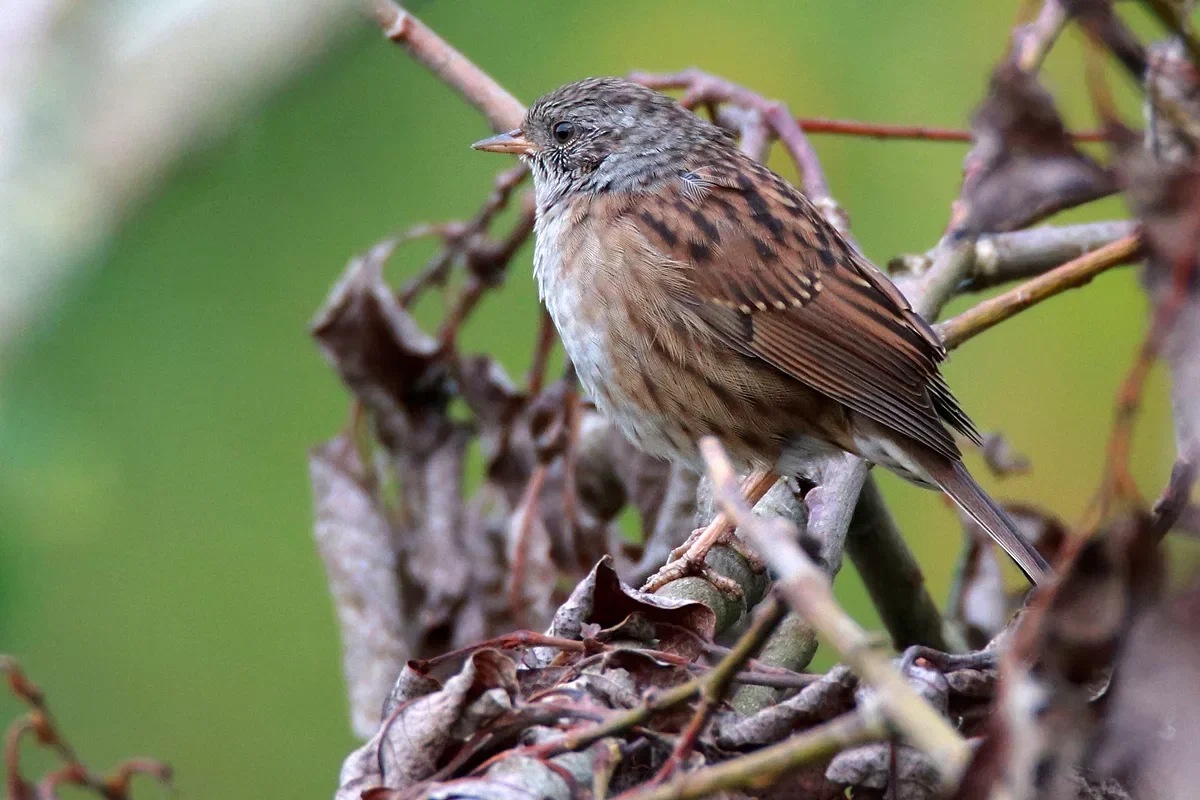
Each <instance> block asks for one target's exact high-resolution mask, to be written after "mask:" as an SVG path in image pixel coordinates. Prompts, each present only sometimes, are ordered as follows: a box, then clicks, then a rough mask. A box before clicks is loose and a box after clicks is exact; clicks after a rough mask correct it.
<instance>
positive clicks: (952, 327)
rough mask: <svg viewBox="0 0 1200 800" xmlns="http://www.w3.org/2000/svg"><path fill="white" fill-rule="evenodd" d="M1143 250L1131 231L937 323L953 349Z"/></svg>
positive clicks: (1139, 241)
mask: <svg viewBox="0 0 1200 800" xmlns="http://www.w3.org/2000/svg"><path fill="white" fill-rule="evenodd" d="M1141 250H1142V238H1141V234H1140V233H1131V234H1129V235H1128V236H1123V237H1121V238H1120V239H1118V240H1116V241H1115V242H1112V243H1111V244H1108V245H1105V246H1104V247H1101V248H1100V249H1098V250H1093V251H1092V252H1090V253H1087V254H1085V255H1082V256H1080V257H1079V258H1076V259H1074V260H1073V261H1068V262H1067V263H1066V264H1063V265H1061V266H1059V267H1056V268H1054V269H1052V270H1050V271H1049V272H1046V273H1044V274H1042V275H1039V276H1038V277H1036V278H1033V279H1032V280H1029V281H1026V282H1025V283H1022V284H1021V285H1019V286H1017V287H1015V288H1013V289H1010V290H1008V291H1006V292H1004V293H1003V294H1000V295H997V296H996V297H993V298H991V299H989V300H985V301H984V302H982V303H980V304H979V305H977V306H975V307H974V308H971V309H968V310H967V311H964V312H963V313H961V314H959V315H958V316H957V317H954V318H953V319H950V320H947V321H946V322H943V323H941V324H940V325H937V326H936V330H937V332H938V334H939V335H940V336H941V337H942V341H943V342H945V344H946V349H947V350H953V349H954V348H956V347H958V346H959V345H961V344H962V343H963V342H965V341H967V340H968V339H971V338H973V337H975V336H978V335H979V334H981V333H983V332H984V331H986V330H989V329H990V328H993V327H995V326H996V325H999V324H1000V323H1001V322H1004V321H1005V320H1007V319H1011V318H1012V317H1014V316H1016V315H1017V314H1019V313H1020V312H1022V311H1024V310H1025V309H1027V308H1030V307H1031V306H1034V305H1037V304H1038V303H1040V302H1042V301H1043V300H1048V299H1050V298H1051V297H1054V296H1055V295H1057V294H1061V293H1062V292H1065V291H1066V290H1068V289H1075V288H1078V287H1080V286H1083V285H1085V284H1087V283H1088V282H1089V281H1091V280H1092V278H1094V277H1096V276H1097V275H1099V274H1100V273H1102V272H1104V271H1106V270H1108V269H1111V268H1112V267H1116V266H1119V265H1121V264H1127V263H1129V262H1130V261H1132V260H1134V259H1136V258H1137V257H1138V255H1139V254H1140V253H1141Z"/></svg>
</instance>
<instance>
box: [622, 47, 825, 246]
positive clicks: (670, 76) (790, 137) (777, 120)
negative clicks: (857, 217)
mask: <svg viewBox="0 0 1200 800" xmlns="http://www.w3.org/2000/svg"><path fill="white" fill-rule="evenodd" d="M629 79H630V80H632V81H636V82H638V83H640V84H642V85H643V86H649V87H650V88H651V89H658V90H660V91H661V90H665V89H684V90H685V92H684V95H683V98H682V99H681V100H680V103H682V104H683V106H684V107H685V108H695V107H696V106H698V105H701V104H706V103H732V104H734V105H736V106H739V107H741V108H746V109H751V110H753V111H755V112H757V113H758V114H761V115H762V119H763V121H764V122H765V123H766V124H767V126H768V127H769V128H770V131H771V133H773V134H774V135H775V137H776V138H777V139H779V141H780V142H781V143H782V144H783V146H784V148H785V149H786V150H787V151H788V155H790V156H791V157H792V161H794V162H795V163H796V167H797V168H798V169H799V170H800V174H801V176H802V177H803V179H804V193H805V194H806V195H808V199H809V200H811V201H812V202H813V205H815V206H817V208H819V209H820V210H821V212H822V213H823V214H824V215H825V217H826V219H828V220H829V221H830V223H831V224H832V225H833V226H834V227H835V228H837V229H838V230H839V231H842V232H845V230H846V227H847V222H846V215H845V213H844V212H843V211H842V210H841V208H840V207H839V206H838V205H837V202H836V201H835V200H834V199H833V196H832V195H831V194H830V191H829V182H828V181H826V180H825V171H824V170H823V169H822V168H821V160H820V159H819V158H817V151H816V150H814V149H813V146H812V144H811V143H810V142H809V141H808V137H807V136H805V135H804V130H803V129H802V128H801V127H800V125H799V123H797V122H796V120H795V118H794V117H792V115H791V113H790V112H789V111H788V108H787V106H786V105H784V104H783V103H781V102H779V101H778V100H767V99H766V98H765V97H763V96H762V95H760V94H758V93H757V92H753V91H751V90H749V89H747V88H745V87H744V86H738V85H737V84H735V83H731V82H730V81H727V80H725V79H724V78H719V77H717V76H715V75H710V74H708V73H707V72H704V71H703V70H698V69H685V70H683V71H681V72H666V73H650V72H634V73H632V74H631V75H630V76H629Z"/></svg>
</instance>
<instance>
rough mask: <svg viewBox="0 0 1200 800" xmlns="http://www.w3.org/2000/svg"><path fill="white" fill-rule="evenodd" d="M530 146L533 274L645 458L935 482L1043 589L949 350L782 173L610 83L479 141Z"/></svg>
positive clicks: (579, 359)
mask: <svg viewBox="0 0 1200 800" xmlns="http://www.w3.org/2000/svg"><path fill="white" fill-rule="evenodd" d="M474 147H475V148H476V149H479V150H488V151H492V152H499V153H515V154H518V155H519V156H520V157H521V159H522V160H523V161H525V162H526V163H528V164H529V166H530V169H531V170H532V173H533V183H534V192H535V195H536V200H537V224H536V229H535V230H536V236H537V245H536V249H535V253H534V268H533V269H534V275H535V276H536V278H537V283H538V288H539V291H540V293H541V297H542V300H543V301H544V302H545V304H546V307H547V308H548V309H549V312H550V315H551V317H553V319H554V324H555V326H556V327H557V328H558V333H559V336H560V337H561V339H562V342H563V346H564V348H565V349H566V352H567V355H568V356H570V358H571V361H572V363H573V364H574V365H575V370H576V373H577V374H578V376H579V380H580V382H581V384H582V386H583V388H584V390H585V391H586V392H587V393H588V394H589V396H590V397H591V398H592V400H593V401H594V402H595V403H596V406H597V407H598V408H599V409H600V410H601V411H602V412H603V413H604V414H605V415H607V416H608V417H609V418H610V419H612V420H613V421H614V422H615V423H616V424H617V425H618V426H619V427H620V428H621V430H622V431H623V432H624V433H625V435H626V436H628V437H629V439H630V440H632V441H633V442H634V443H635V444H636V445H638V446H639V447H641V448H642V449H644V450H646V451H648V452H650V453H654V454H658V455H662V456H665V457H667V458H670V459H675V460H685V461H688V462H691V463H693V464H695V465H696V466H697V468H702V466H703V465H702V464H701V463H700V458H699V452H698V449H697V442H698V440H699V439H700V438H701V437H703V436H706V435H712V436H715V437H716V438H718V439H719V440H720V441H721V442H722V443H723V444H724V445H725V447H726V449H727V450H728V451H729V452H730V454H731V456H733V457H734V458H735V460H738V461H740V463H741V464H742V466H744V467H753V468H760V469H768V470H774V471H775V472H778V473H780V474H783V475H789V474H792V475H794V474H797V473H798V472H800V471H802V470H803V467H804V464H805V462H806V461H807V460H809V459H811V458H813V457H814V456H819V455H822V454H828V453H831V452H836V451H837V450H844V451H848V452H850V453H855V454H857V455H859V456H861V457H863V458H865V459H868V460H870V461H873V462H875V463H877V464H882V465H883V466H885V467H887V468H888V469H890V470H892V471H893V472H896V473H898V474H899V475H901V476H903V477H904V478H907V479H908V480H910V481H913V482H915V483H919V484H922V485H926V486H935V487H941V489H942V490H943V491H945V492H946V494H948V495H949V496H950V497H951V498H953V499H954V501H955V502H956V503H958V505H960V506H961V507H962V508H963V509H964V510H965V511H966V512H967V513H968V514H970V515H971V516H972V517H974V518H975V520H976V521H977V522H978V523H979V524H980V525H982V526H983V527H984V528H985V529H986V530H987V531H988V533H990V534H991V535H992V537H993V538H995V540H996V541H997V542H999V543H1000V545H1001V546H1002V547H1003V548H1004V549H1005V550H1006V551H1007V552H1008V554H1009V555H1010V556H1012V558H1013V559H1014V560H1015V561H1016V562H1017V564H1018V565H1019V566H1020V567H1021V569H1022V570H1024V572H1025V574H1026V575H1027V576H1028V577H1029V578H1030V579H1031V580H1033V581H1034V582H1035V583H1036V582H1038V581H1039V580H1041V579H1042V578H1043V577H1045V575H1046V574H1047V572H1048V568H1047V566H1046V562H1045V561H1044V560H1043V559H1042V557H1041V556H1040V555H1039V554H1038V552H1037V551H1036V550H1034V549H1033V547H1032V546H1031V545H1030V544H1029V543H1028V542H1026V541H1025V540H1024V539H1023V538H1022V537H1021V535H1020V534H1019V533H1018V532H1017V529H1016V527H1015V526H1014V525H1013V523H1012V521H1011V520H1010V519H1009V518H1008V516H1007V515H1006V514H1005V513H1004V512H1003V511H1002V510H1001V509H1000V507H999V506H998V505H996V503H995V502H994V501H993V500H992V499H991V498H990V497H988V495H987V494H986V493H985V492H984V491H983V489H981V488H980V486H979V484H977V483H976V482H975V480H974V479H973V478H972V477H971V475H970V473H969V472H967V469H966V467H965V466H963V463H962V455H961V454H960V453H959V449H958V447H957V445H956V444H955V441H954V436H953V435H952V433H951V431H956V432H958V433H959V434H962V435H963V436H965V437H966V438H968V439H970V440H971V441H972V442H975V443H979V441H980V439H979V434H978V432H977V431H976V429H975V426H974V425H973V424H972V423H971V420H970V419H969V418H968V417H967V415H966V414H965V413H964V412H963V410H962V409H961V407H960V406H959V404H958V401H957V400H955V398H954V396H953V395H952V394H951V392H950V389H949V387H948V386H947V385H946V383H945V381H944V380H943V379H942V377H941V375H940V374H939V372H938V363H939V362H940V361H942V360H943V359H944V358H945V356H946V351H945V349H944V348H943V347H942V344H941V342H940V341H939V340H938V337H937V335H936V334H935V333H934V332H933V330H932V329H931V328H930V327H929V325H928V324H927V323H926V322H925V321H924V320H923V319H922V318H921V317H920V316H919V315H918V314H916V313H915V312H914V311H913V310H912V308H911V307H910V306H909V304H908V302H907V300H905V298H904V296H903V295H902V294H901V293H900V291H899V290H898V289H896V287H895V286H894V285H893V284H892V283H891V282H890V281H889V280H888V279H887V278H886V277H885V276H884V275H883V274H882V273H881V272H879V271H878V270H877V269H876V268H875V267H874V266H873V265H871V264H870V263H869V262H868V261H867V260H866V259H865V258H863V257H862V256H861V255H859V253H858V252H857V251H856V250H855V248H854V247H853V246H851V245H850V244H849V243H848V242H847V241H846V240H845V239H844V238H843V237H842V235H841V234H840V233H838V231H837V230H836V229H834V228H833V226H831V225H830V224H829V223H827V222H826V221H825V220H824V218H823V217H822V216H821V215H820V214H819V213H818V212H817V211H816V209H815V208H814V207H813V205H812V204H811V203H810V202H809V201H808V199H807V198H805V196H804V195H803V194H801V193H800V192H799V191H797V190H796V189H795V188H794V187H793V186H791V185H790V184H789V183H787V182H786V181H785V180H784V179H783V178H781V177H779V176H778V175H776V174H775V173H774V172H772V171H771V170H769V169H767V168H766V167H765V166H763V165H761V164H759V163H758V162H756V161H754V160H752V159H750V158H749V157H747V156H745V155H744V154H742V153H741V152H740V151H739V150H738V149H737V147H736V144H735V142H734V141H733V139H732V138H731V137H730V135H729V134H727V133H726V132H725V131H723V130H721V129H720V128H718V127H716V126H715V125H712V124H710V123H709V122H706V121H705V120H703V119H701V118H700V117H698V116H696V115H695V114H693V113H692V112H690V111H688V110H687V109H685V108H684V107H683V106H681V105H679V103H677V102H676V101H675V100H673V99H671V98H670V97H667V96H666V95H663V94H660V93H658V92H655V91H652V90H650V89H647V88H645V87H642V86H639V85H637V84H634V83H630V82H628V81H624V80H619V79H615V78H592V79H588V80H584V81H580V82H578V83H572V84H568V85H566V86H563V87H561V88H559V89H556V90H555V91H553V92H550V93H549V94H547V95H545V96H543V97H542V98H541V99H539V100H538V101H537V102H536V103H534V104H533V106H532V107H531V108H530V109H529V111H528V113H527V114H526V116H525V120H524V122H523V123H522V125H521V127H520V128H518V129H517V130H514V131H511V132H509V133H505V134H501V135H499V136H493V137H492V138H490V139H485V140H483V141H481V142H478V143H476V144H475V145H474Z"/></svg>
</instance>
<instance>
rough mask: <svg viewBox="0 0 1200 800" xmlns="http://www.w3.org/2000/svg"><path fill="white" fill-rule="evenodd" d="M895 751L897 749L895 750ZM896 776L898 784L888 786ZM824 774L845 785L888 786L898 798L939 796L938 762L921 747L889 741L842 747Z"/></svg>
mask: <svg viewBox="0 0 1200 800" xmlns="http://www.w3.org/2000/svg"><path fill="white" fill-rule="evenodd" d="M893 751H894V752H893ZM892 776H894V777H895V779H896V786H895V787H889V786H888V782H889V779H890V778H891V777H892ZM825 777H826V778H828V779H829V780H831V781H833V782H834V783H840V784H842V785H843V786H855V787H858V786H861V787H866V788H868V789H884V788H887V789H889V796H890V797H894V798H896V800H930V799H931V798H934V797H940V796H941V795H940V793H939V781H940V775H939V773H938V769H937V766H936V765H935V764H934V763H933V762H932V761H931V760H930V759H929V757H928V756H926V755H925V754H924V753H922V752H921V751H920V750H917V749H916V748H915V747H909V746H907V745H893V744H890V743H888V742H880V743H878V744H868V745H864V746H862V747H856V748H854V749H852V750H843V751H842V752H841V753H838V754H837V755H836V756H834V757H833V760H832V761H831V762H829V766H828V767H827V768H826V770H825Z"/></svg>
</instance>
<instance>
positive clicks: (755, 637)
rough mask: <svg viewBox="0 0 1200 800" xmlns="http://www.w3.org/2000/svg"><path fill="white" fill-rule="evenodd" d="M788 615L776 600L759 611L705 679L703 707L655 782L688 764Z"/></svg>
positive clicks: (697, 712) (701, 695) (701, 700)
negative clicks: (734, 686)
mask: <svg viewBox="0 0 1200 800" xmlns="http://www.w3.org/2000/svg"><path fill="white" fill-rule="evenodd" d="M786 613H787V606H786V605H784V604H783V603H781V602H779V600H778V599H777V598H775V597H772V598H771V599H770V600H769V601H768V602H767V604H766V605H765V606H763V607H761V608H760V609H759V611H758V614H757V616H756V618H755V620H754V624H753V625H751V626H750V629H749V630H747V631H746V632H745V633H744V634H742V637H741V638H740V639H738V642H737V644H736V645H735V646H734V648H733V649H732V650H730V651H729V654H728V655H726V656H725V658H723V659H721V661H720V663H718V664H717V665H716V666H715V667H713V669H712V671H711V672H709V673H708V675H706V676H705V678H704V685H703V687H702V690H701V692H700V707H699V708H697V709H696V713H695V714H693V715H692V720H691V722H689V723H688V726H687V728H685V729H684V731H683V734H682V735H681V736H680V737H679V741H678V742H677V743H676V745H675V749H674V750H672V751H671V755H670V757H669V758H668V759H667V760H666V762H665V763H664V764H663V766H662V769H660V770H659V771H658V774H657V775H656V776H655V777H654V779H653V781H652V783H659V782H661V781H663V780H666V779H667V778H669V777H670V776H671V775H672V774H673V773H674V772H675V771H676V770H677V769H679V767H680V766H682V765H683V764H685V763H687V758H688V756H689V755H690V754H691V752H692V750H693V748H695V746H696V740H697V739H698V738H699V737H700V733H701V732H702V731H703V730H704V726H705V725H707V724H708V721H709V719H711V718H712V715H713V712H714V711H716V710H717V706H718V705H720V703H721V701H722V700H724V699H725V693H726V692H727V691H729V685H730V684H731V683H732V682H733V681H734V680H735V679H736V677H737V672H738V670H739V669H741V667H742V665H743V664H745V663H746V662H747V661H748V660H749V659H750V658H751V657H753V656H754V655H755V654H756V653H757V652H758V651H759V650H760V649H761V648H762V646H763V643H764V642H766V640H767V637H768V636H770V635H771V632H772V631H774V630H775V627H776V626H777V625H779V623H780V621H782V620H783V616H784V614H786Z"/></svg>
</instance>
